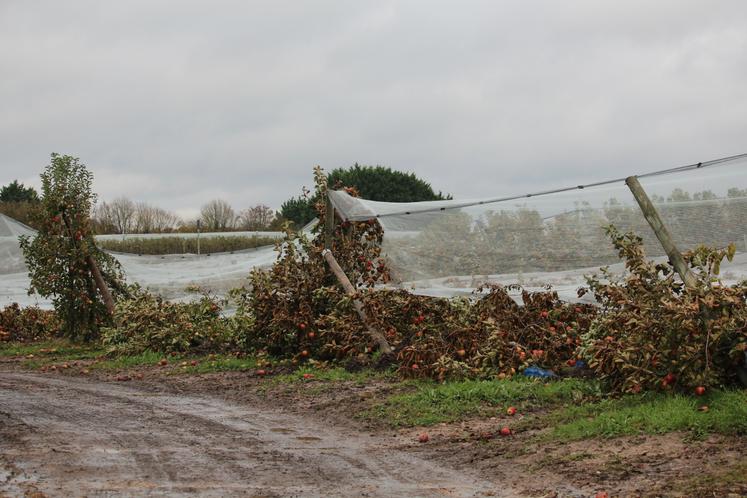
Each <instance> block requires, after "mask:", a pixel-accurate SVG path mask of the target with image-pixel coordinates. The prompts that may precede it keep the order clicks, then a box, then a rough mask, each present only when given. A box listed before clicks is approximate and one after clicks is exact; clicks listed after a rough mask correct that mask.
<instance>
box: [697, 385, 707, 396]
mask: <svg viewBox="0 0 747 498" xmlns="http://www.w3.org/2000/svg"><path fill="white" fill-rule="evenodd" d="M705 392H706V388H705V387H703V386H698V387H696V388H695V394H697V395H698V396H703V395H704V394H705Z"/></svg>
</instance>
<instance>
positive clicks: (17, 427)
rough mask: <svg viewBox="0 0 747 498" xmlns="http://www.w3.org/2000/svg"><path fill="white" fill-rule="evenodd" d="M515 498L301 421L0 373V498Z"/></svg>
mask: <svg viewBox="0 0 747 498" xmlns="http://www.w3.org/2000/svg"><path fill="white" fill-rule="evenodd" d="M3 494H4V495H5V496H23V495H24V494H25V495H27V496H91V497H94V496H182V495H199V496H258V497H259V496H267V497H271V496H303V497H307V496H325V497H326V496H371V497H376V496H410V497H413V496H449V497H452V496H453V497H456V496H513V495H514V494H513V493H511V492H510V491H508V490H500V489H496V487H495V485H492V484H490V483H488V482H486V481H481V480H479V479H478V478H476V477H470V476H468V475H466V474H465V473H464V471H455V470H452V469H449V468H445V467H443V466H441V465H439V464H437V463H433V462H428V461H426V460H423V459H421V458H418V457H417V456H414V455H412V454H407V453H405V452H402V451H398V450H397V449H395V448H393V447H391V446H389V447H387V445H386V442H382V441H380V440H379V439H378V438H374V437H372V435H370V434H366V433H363V434H361V433H358V432H354V431H352V430H349V429H340V428H333V427H329V426H322V424H321V423H319V422H313V421H311V420H309V419H307V418H306V417H300V416H297V415H293V414H288V413H283V412H280V411H272V410H268V409H267V408H264V407H263V408H256V407H255V408H253V407H252V406H251V405H245V404H241V405H239V404H231V403H229V402H227V401H225V400H220V399H218V398H214V397H210V396H202V395H200V396H193V395H179V394H173V393H163V392H157V391H153V390H149V389H146V388H142V387H137V386H135V385H133V384H128V385H123V384H114V383H107V382H100V381H93V380H87V379H81V378H60V377H56V378H50V377H48V376H42V375H37V374H33V373H25V372H0V495H3Z"/></svg>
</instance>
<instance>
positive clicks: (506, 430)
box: [501, 427, 511, 436]
mask: <svg viewBox="0 0 747 498" xmlns="http://www.w3.org/2000/svg"><path fill="white" fill-rule="evenodd" d="M510 435H511V429H509V428H508V427H503V428H502V429H501V436H510Z"/></svg>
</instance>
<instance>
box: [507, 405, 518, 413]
mask: <svg viewBox="0 0 747 498" xmlns="http://www.w3.org/2000/svg"><path fill="white" fill-rule="evenodd" d="M506 414H507V415H516V407H513V406H509V407H508V409H507V410H506Z"/></svg>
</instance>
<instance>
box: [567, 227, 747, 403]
mask: <svg viewBox="0 0 747 498" xmlns="http://www.w3.org/2000/svg"><path fill="white" fill-rule="evenodd" d="M607 232H608V234H609V236H610V238H611V239H612V243H613V244H614V246H615V248H616V249H617V250H618V251H619V255H620V257H621V258H623V259H624V260H625V266H626V268H627V270H628V274H627V275H626V276H624V277H615V276H613V275H611V274H610V273H609V272H606V274H605V275H604V279H598V278H591V279H589V281H588V282H589V286H590V289H591V291H592V292H593V293H594V295H595V297H596V299H597V300H598V301H599V302H600V303H601V306H602V310H601V313H600V314H599V315H598V316H597V318H596V319H595V320H594V322H593V323H592V324H591V327H590V328H589V331H588V332H587V333H586V334H585V335H584V338H583V348H582V351H583V354H584V356H585V357H586V358H588V360H589V363H590V366H591V368H592V369H593V370H594V371H595V372H596V374H597V375H598V376H599V377H600V378H601V379H602V380H603V381H605V383H606V384H607V386H608V388H609V389H611V390H612V391H617V392H633V393H635V392H640V391H648V390H664V391H666V390H685V391H690V390H691V389H692V388H693V387H695V386H718V385H725V384H731V383H733V382H734V381H735V379H736V373H737V369H738V368H740V365H741V364H743V362H744V354H745V353H744V352H745V350H747V306H745V296H747V285H745V284H740V285H735V286H731V287H729V286H725V285H723V284H722V283H721V282H720V281H719V280H718V278H717V275H718V273H719V267H720V264H721V262H722V260H723V259H724V258H727V259H729V260H731V258H732V257H733V255H734V246H733V245H732V246H730V247H729V248H727V249H708V248H705V247H699V248H697V249H695V250H694V251H691V252H689V253H686V254H685V255H684V256H685V259H686V261H687V262H688V264H689V266H690V267H691V268H692V269H693V271H694V274H695V275H696V277H697V285H696V286H695V287H694V288H692V289H689V288H686V287H685V286H684V285H683V284H682V283H681V282H680V281H679V280H678V279H677V278H676V275H675V272H674V269H673V267H672V265H671V264H670V263H668V262H667V263H658V264H657V263H654V262H652V261H649V260H647V259H646V257H645V254H644V251H643V245H642V240H641V238H640V237H638V236H636V235H634V234H632V233H628V234H624V235H623V234H620V233H619V232H618V231H617V229H615V228H614V227H612V226H610V227H609V228H608V229H607Z"/></svg>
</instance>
